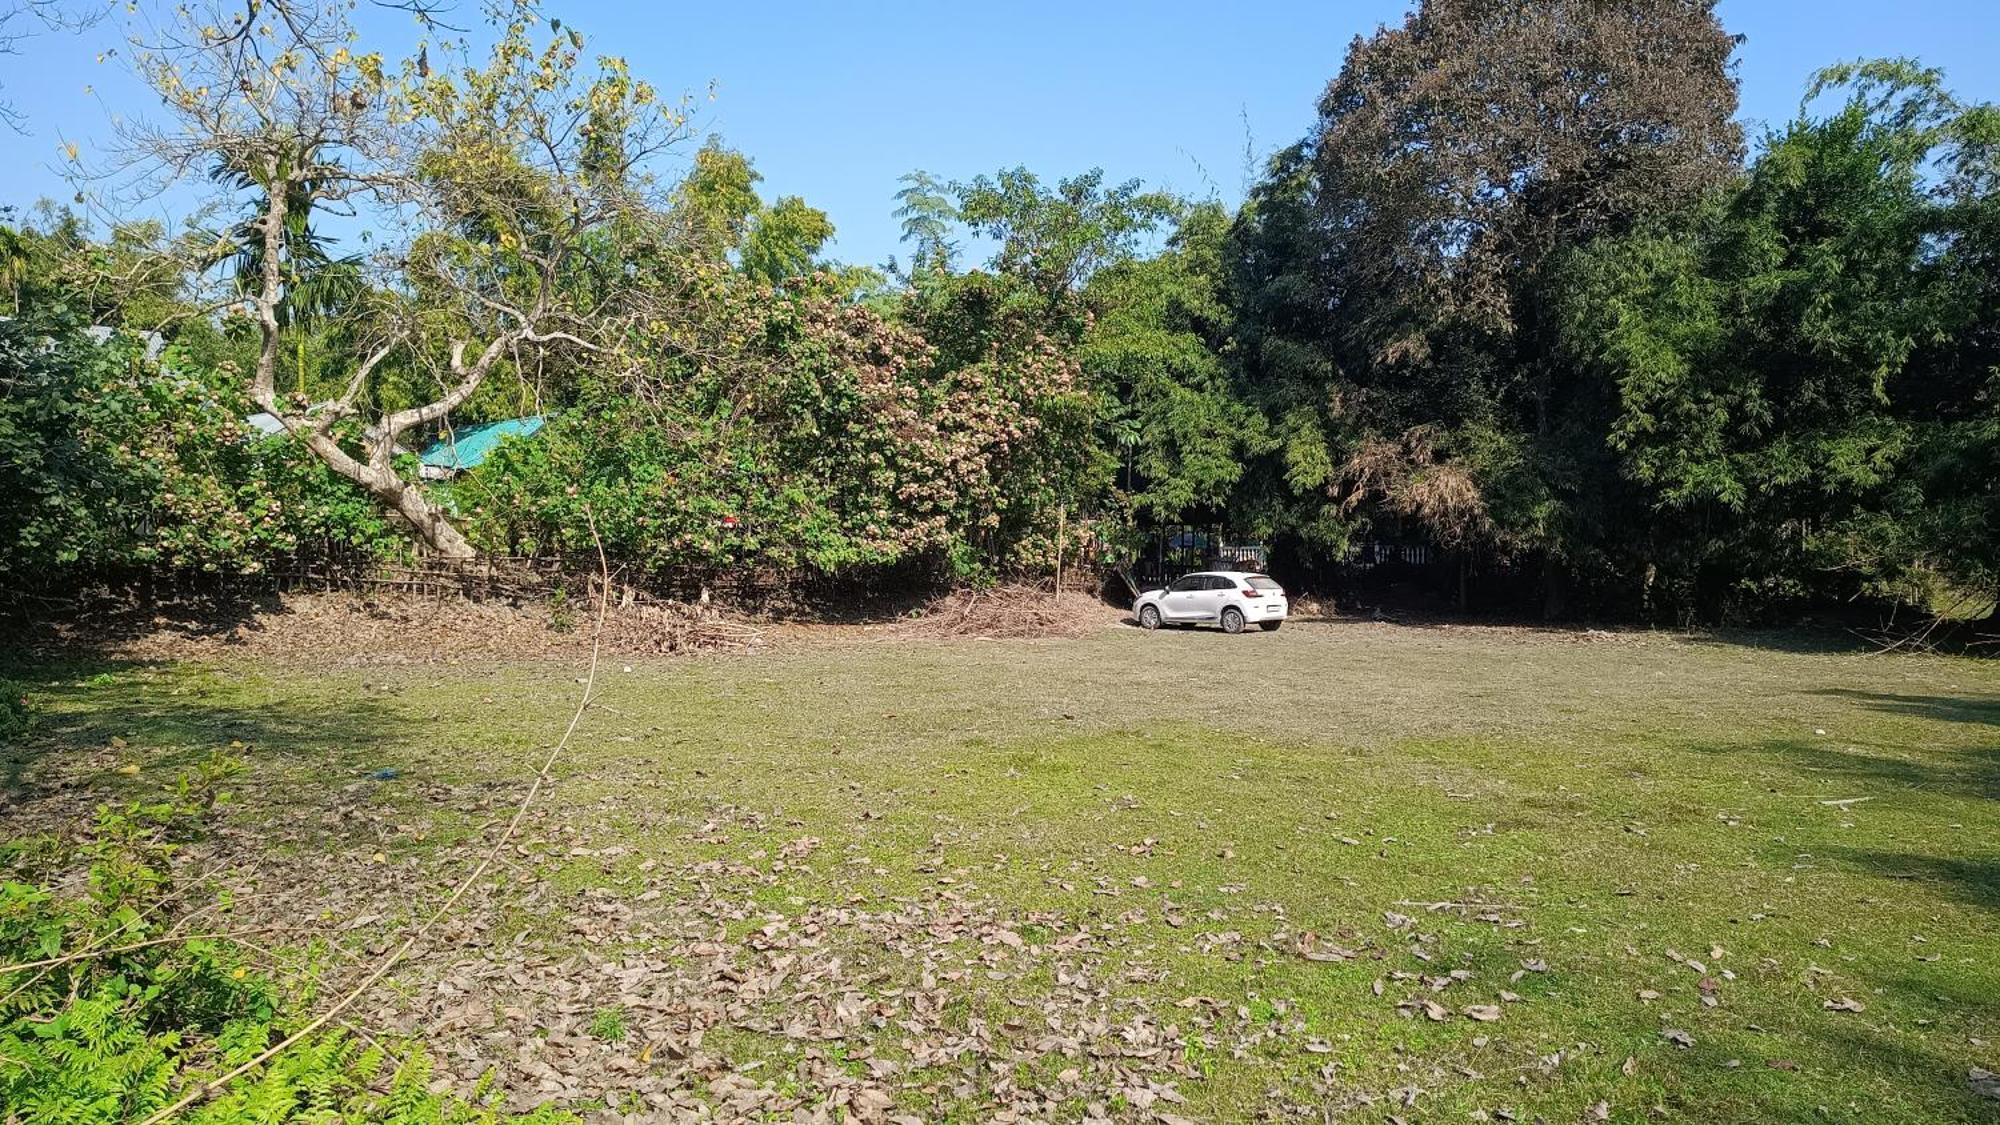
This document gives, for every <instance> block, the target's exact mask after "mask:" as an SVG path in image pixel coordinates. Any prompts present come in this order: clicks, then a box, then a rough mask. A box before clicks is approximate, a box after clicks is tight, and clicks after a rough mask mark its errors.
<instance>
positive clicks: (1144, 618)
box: [1139, 605, 1160, 629]
mask: <svg viewBox="0 0 2000 1125" xmlns="http://www.w3.org/2000/svg"><path fill="white" fill-rule="evenodd" d="M1139 627H1140V628H1141V629H1157V628H1159V627H1160V607H1159V606H1156V605H1142V606H1140V607H1139Z"/></svg>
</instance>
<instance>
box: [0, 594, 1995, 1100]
mask: <svg viewBox="0 0 2000 1125" xmlns="http://www.w3.org/2000/svg"><path fill="white" fill-rule="evenodd" d="M842 638H843V639H838V640H820V641H812V642H795V643H789V644H786V645H784V646H781V647H780V648H779V649H778V650H776V651H772V652H766V653H762V654H757V655H750V656H732V657H711V658H700V659H692V660H685V659H684V660H661V659H655V660H648V661H638V660H633V661H630V662H629V664H628V662H627V661H625V660H623V659H619V658H610V659H609V660H608V662H607V663H606V665H605V667H604V672H603V680H604V683H603V689H602V694H601V696H600V699H601V702H602V704H603V706H602V707H601V708H599V709H597V710H595V711H593V712H592V713H590V714H589V715H588V716H587V717H586V719H585V720H584V725H583V727H582V728H581V730H580V732H579V735H578V738H577V741H576V743H575V744H574V746H573V748H572V752H571V753H570V754H569V756H568V757H567V758H566V759H565V760H564V761H563V762H562V764H561V765H560V766H559V767H558V768H557V770H556V777H557V779H558V780H557V784H556V786H555V787H554V789H553V790H552V791H551V793H550V794H549V796H548V798H547V800H546V803H545V804H544V805H543V806H542V808H543V810H544V815H541V816H538V817H536V818H535V819H534V820H533V821H532V822H531V831H530V834H529V839H528V840H527V842H526V846H524V847H522V848H519V849H511V850H510V859H511V862H512V864H513V866H511V867H510V868H509V869H508V871H507V873H506V875H505V877H504V878H502V879H499V880H496V881H495V882H494V883H493V884H492V885H491V886H488V887H484V888H482V889H481V892H480V895H479V896H478V897H479V905H477V906H476V907H475V908H474V909H473V911H472V913H471V915H470V917H471V918H472V919H474V921H473V922H469V923H468V924H467V925H466V926H465V927H463V928H452V927H447V928H446V931H445V932H444V933H443V935H442V938H443V942H442V947H441V948H438V949H435V950H433V951H432V952H431V953H429V954H428V955H427V956H425V957H424V958H423V959H421V960H419V961H418V962H416V963H415V964H413V965H411V966H408V967H406V968H405V969H404V970H401V971H399V972H398V973H397V974H396V976H395V978H394V983H395V987H393V988H388V989H384V990H383V995H382V998H381V999H379V1000H376V1001H371V1005H370V1006H368V1007H365V1008H364V1009H363V1011H372V1012H373V1014H372V1015H369V1014H362V1015H358V1016H357V1017H356V1018H357V1020H358V1021H359V1022H360V1023H361V1024H362V1025H364V1026H373V1027H376V1028H378V1029H386V1030H391V1031H419V1032H422V1033H424V1034H426V1035H427V1036H429V1037H430V1038H432V1039H433V1041H434V1043H436V1044H438V1047H437V1051H438V1054H439V1056H440V1060H441V1065H442V1066H443V1067H444V1068H445V1069H446V1070H447V1071H448V1072H450V1073H453V1074H455V1075H457V1076H458V1077H460V1078H461V1079H465V1080H469V1079H470V1078H471V1077H473V1076H475V1075H477V1074H478V1073H479V1071H480V1070H482V1069H485V1068H487V1067H494V1068H498V1069H499V1070H501V1071H502V1072H503V1073H504V1074H505V1075H506V1077H507V1082H506V1084H507V1086H508V1087H509V1089H510V1090H512V1091H513V1093H514V1096H515V1098H516V1100H517V1101H520V1102H524V1103H525V1102H531V1101H534V1100H536V1099H537V1098H539V1097H561V1098H568V1099H571V1100H572V1101H574V1102H575V1103H576V1104H578V1105H583V1106H588V1105H604V1106H609V1107H611V1108H613V1109H620V1110H628V1111H644V1110H647V1109H648V1108H651V1109H654V1110H659V1111H662V1112H664V1107H669V1106H679V1107H681V1108H682V1109H685V1108H686V1107H687V1106H689V1105H692V1104H694V1103H695V1102H699V1103H701V1104H703V1105H706V1106H709V1107H711V1108H713V1109H715V1111H716V1112H717V1113H718V1114H719V1115H722V1116H728V1112H736V1113H739V1114H740V1115H741V1116H743V1117H746V1118H749V1119H756V1118H758V1117H764V1118H767V1119H774V1120H776V1119H782V1120H791V1119H792V1114H793V1113H794V1112H796V1111H798V1110H800V1109H801V1108H803V1109H805V1110H807V1111H811V1110H813V1109H815V1108H824V1109H827V1110H828V1112H829V1116H830V1117H831V1118H832V1119H836V1120H837V1119H839V1115H840V1114H843V1113H846V1114H852V1115H853V1116H855V1117H857V1118H859V1119H862V1120H873V1119H879V1118H881V1117H882V1116H883V1115H885V1114H894V1113H907V1114H911V1115H914V1116H915V1117H917V1118H919V1119H921V1120H924V1121H953V1120H962V1121H975V1120H990V1119H994V1117H995V1115H996V1114H998V1113H1000V1112H1001V1111H1002V1110H1016V1111H1019V1112H1021V1113H1022V1116H1023V1118H1024V1119H1041V1120H1078V1119H1083V1118H1087V1117H1093V1116H1105V1117H1110V1118H1113V1119H1118V1120H1153V1119H1163V1120H1169V1121H1171V1120H1175V1119H1190V1120H1203V1121H1237V1120H1251V1119H1260V1118H1262V1119H1298V1120H1321V1119H1326V1118H1331V1119H1349V1118H1351V1119H1354V1120H1367V1121H1380V1120H1384V1119H1388V1118H1401V1119H1405V1120H1410V1121H1418V1120H1423V1121H1466V1120H1488V1119H1490V1120H1520V1121H1531V1120H1535V1119H1536V1118H1538V1117H1541V1118H1546V1119H1547V1120H1549V1121H1552V1122H1567V1121H1580V1120H1605V1119H1608V1120H1614V1121H1642V1120H1644V1121H1652V1120H1675V1121H1695V1122H1715V1121H1748V1120H1759V1121H1787V1120H1790V1121H1826V1120H1841V1121H1847V1120H1851V1121H1869V1122H1875V1121H1897V1122H1916V1121H1993V1120H2000V1101H1994V1100H1990V1099H1988V1098H1986V1097H1982V1096H1981V1095H1980V1094H1979V1093H1978V1092H1976V1091H1975V1089H1974V1084H1973V1083H1972V1082H1971V1081H1969V1079H1968V1074H1969V1071H1970V1069H1971V1068H1974V1067H1979V1068H1984V1069H1986V1070H2000V664H1996V663H1994V662H1990V661H1987V662H1980V661H1973V660H1966V659H1948V658H1938V657H1915V656H1893V657H1892V656H1876V655H1869V654H1865V653H1858V652H1835V651H1824V650H1817V649H1814V648H1813V647H1811V646H1809V645H1804V644H1795V643H1792V642H1793V641H1794V640H1796V638H1790V637H1777V636H1754V635H1753V636H1743V637H1732V638H1727V639H1719V640H1686V639H1682V638H1676V637H1671V636H1666V635H1659V634H1618V635H1605V634H1582V633H1565V632H1546V633H1544V632H1535V631H1527V630H1509V629H1482V628H1422V627H1401V626H1392V625H1371V624H1354V623H1325V624H1321V623H1313V622H1295V623H1293V624H1292V625H1291V626H1290V627H1288V628H1286V629H1285V630H1283V631H1281V632H1279V633H1275V634H1269V635H1249V636H1242V637H1226V636H1222V635H1220V634H1216V633H1211V632H1202V633H1193V632H1175V631H1166V632H1162V633H1158V634H1146V633H1143V632H1141V631H1139V630H1136V629H1131V628H1107V629H1105V630H1104V631H1102V632H1098V633H1094V634H1092V635H1090V636H1088V637H1085V638H1083V639H1080V640H1063V641H1006V642H991V641H976V640H965V641H951V642H936V641H932V642H903V641H891V640H877V639H871V638H870V637H869V636H868V635H866V634H864V633H862V632H860V631H853V632H850V633H846V634H842ZM628 669H629V670H628ZM24 674H25V675H26V676H27V677H28V678H29V680H30V685H31V687H33V688H34V689H35V692H36V697H37V699H38V700H39V701H40V702H41V704H42V705H43V707H44V708H45V710H46V711H48V712H49V714H48V715H47V716H46V717H45V719H44V721H43V723H42V725H41V728H40V729H39V730H38V732H37V733H36V734H35V735H34V736H32V738H30V739H29V740H27V741H26V742H24V743H23V744H22V745H21V746H20V747H18V748H17V752H16V754H15V755H14V768H15V773H16V777H15V784H16V785H17V786H18V787H20V788H21V792H22V793H23V794H24V795H25V797H26V800H27V801H28V804H27V805H24V806H23V807H24V808H31V807H32V806H33V802H34V801H36V800H38V799H42V798H38V797H37V796H36V794H38V793H46V792H47V791H48V790H49V789H50V788H51V787H52V786H54V785H55V784H56V781H57V779H60V780H62V781H65V782H67V783H69V784H73V785H81V786H84V787H85V788H84V789H83V792H86V793H89V794H92V795H93V798H95V797H101V796H102V795H104V794H108V793H116V792H121V791H126V790H132V791H137V790H139V789H141V788H143V787H144V786H147V785H152V784H156V783H160V782H163V781H165V780H167V779H169V778H170V777H171V776H172V773H173V771H174V770H175V768H177V766H179V765H181V764H184V763H185V762H187V761H190V760H193V759H194V758H195V757H198V756H199V755H201V754H203V753H206V752H207V751H209V750H211V749H214V748H216V747H220V746H226V745H227V744H228V743H230V742H231V741H238V742H242V743H244V744H245V749H244V750H243V751H242V753H243V754H244V756H245V757H246V758H247V760H248V763H249V768H248V772H247V774H246V776H245V777H244V779H243V784H242V786H241V789H242V792H243V799H242V801H241V802H240V804H239V805H238V807H237V808H236V809H235V811H234V812H232V813H231V814H230V816H231V820H230V825H231V827H232V830H233V831H232V833H231V836H230V843H229V844H228V845H227V846H228V847H230V848H236V849H239V854H240V855H241V856H243V857H247V858H244V859H242V861H241V870H242V871H243V872H244V874H242V876H241V878H242V880H243V882H244V886H245V892H244V898H245V900H246V901H247V902H250V903H253V904H254V903H257V902H264V903H266V904H267V905H268V904H281V905H282V906H283V908H284V909H285V910H286V911H288V912H289V915H290V916H294V917H305V918H311V917H312V916H313V914H314V911H312V910H311V909H309V907H310V904H312V903H314V902H323V903H324V906H323V907H322V910H321V911H320V913H322V914H323V915H324V916H322V917H320V919H319V921H320V922H321V923H323V924H324V925H326V926H328V927H332V928H335V929H337V930H339V932H340V933H342V934H344V935H346V936H344V937H343V938H342V939H341V940H342V941H345V942H346V943H347V944H348V946H349V947H350V950H351V952H352V953H353V956H354V958H355V959H357V960H358V959H362V958H365V957H366V956H367V953H368V951H369V949H371V948H374V947H376V946H379V944H380V943H381V941H382V940H383V935H386V934H388V933H391V932H393V930H394V928H395V927H396V926H397V925H398V924H399V923H400V920H401V919H402V918H405V917H407V916H408V915H410V914H412V913H418V912H421V911H423V910H425V909H428V907H429V906H430V905H431V904H434V903H435V902H436V901H437V896H438V895H439V894H440V893H441V891H440V888H441V887H443V886H446V885H448V884H449V883H450V881H451V879H452V878H454V877H455V874H456V872H457V871H458V870H461V869H462V864H463V863H464V862H465V859H466V857H467V856H468V855H469V854H471V853H472V852H474V851H475V850H476V848H477V842H478V840H479V839H481V838H490V834H491V833H492V832H493V827H492V826H493V823H494V822H495V821H496V820H500V819H504V816H505V813H506V811H507V809H508V807H509V806H510V805H511V802H512V801H513V800H514V799H516V797H517V795H518V793H519V792H520V790H521V789H522V788H523V787H524V786H525V784H526V780H527V778H528V776H529V775H530V773H531V771H532V770H533V768H534V765H535V763H536V762H537V761H538V759H539V756H540V753H541V748H545V747H547V746H548V745H550V744H551V743H552V742H553V741H554V739H555V738H556V737H557V735H558V734H559V733H560V731H561V729H562V727H563V725H564V724H565V722H566V721H567V720H568V717H569V713H570V710H571V707H572V706H573V702H574V699H575V694H576V692H577V691H578V690H579V688H578V684H577V677H578V676H579V675H580V674H581V670H580V669H579V668H578V667H576V666H575V665H574V664H570V663H562V664H554V663H522V664H511V665H498V666H495V665H472V664H465V665H453V666H447V665H378V666H364V667H354V668H338V667H328V668H323V669H313V668H305V667H298V666H290V667H269V666H263V667H252V666H249V665H247V664H241V663H223V664H214V665H161V664H150V665H129V666H115V667H110V668H109V669H108V670H106V671H102V672H100V671H98V670H97V669H95V668H91V669H84V670H79V669H78V668H74V667H69V666H64V667H61V668H54V669H50V668H43V669H40V670H39V671H38V670H33V669H30V670H28V671H27V672H26V673H24ZM114 737H116V738H119V739H122V740H124V745H123V746H121V747H118V748H115V749H107V747H109V746H110V740H111V739H112V738H114ZM131 763H137V764H138V765H139V766H140V767H141V769H140V773H139V776H138V777H136V778H134V777H130V776H127V775H124V774H120V773H119V772H118V767H119V766H121V765H128V764H131ZM385 768H386V769H393V770H395V771H396V775H395V777H394V778H392V779H391V778H384V779H374V778H372V777H371V774H372V773H373V771H378V770H382V769H385ZM260 865H269V866H268V868H260ZM260 871H262V873H261V874H260V873H259V872H260ZM315 895H317V896H318V898H317V899H316V898H315V897H314V896H315ZM287 896H289V897H287ZM254 908H255V907H254V906H252V907H251V909H254ZM273 908H274V909H275V907H273ZM363 911H366V912H367V913H369V914H375V915H379V916H380V917H379V918H376V917H363V918H362V924H360V925H358V926H355V927H354V928H352V929H344V928H342V927H346V926H347V925H349V924H350V923H352V922H353V921H354V917H353V916H354V915H357V914H359V913H360V912H363ZM302 940H303V939H302ZM336 964H338V961H337V960H336ZM481 966H483V967H484V968H480V967H481ZM718 966H720V967H718ZM718 990H719V991H718ZM724 994H726V995H724ZM718 996H722V998H721V999H718ZM696 1031H698V1032H699V1034H691V1033H693V1032H696ZM614 1032H615V1034H614ZM524 1059H532V1060H534V1061H533V1063H532V1065H528V1066H527V1069H526V1073H525V1076H523V1070H522V1068H523V1065H524V1064H523V1060H524ZM676 1099H678V1100H676ZM725 1111H728V1112H725ZM1482 1113H1483V1114H1484V1115H1485V1117H1480V1116H1479V1115H1480V1114H1482Z"/></svg>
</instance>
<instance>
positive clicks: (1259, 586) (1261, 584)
mask: <svg viewBox="0 0 2000 1125" xmlns="http://www.w3.org/2000/svg"><path fill="white" fill-rule="evenodd" d="M1244 581H1246V582H1248V583H1250V588H1251V589H1252V590H1282V589H1284V587H1283V586H1280V585H1278V583H1277V582H1276V581H1275V580H1273V579H1270V578H1266V577H1264V576H1263V575H1261V574H1253V575H1251V576H1250V577H1249V578H1246V579H1244Z"/></svg>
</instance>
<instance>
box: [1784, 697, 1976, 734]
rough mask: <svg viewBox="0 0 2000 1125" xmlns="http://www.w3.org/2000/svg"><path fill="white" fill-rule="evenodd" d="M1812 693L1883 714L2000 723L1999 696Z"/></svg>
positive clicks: (1950, 721)
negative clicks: (1855, 704)
mask: <svg viewBox="0 0 2000 1125" xmlns="http://www.w3.org/2000/svg"><path fill="white" fill-rule="evenodd" d="M1813 694H1814V695H1824V696H1829V697H1832V698H1834V699H1845V700H1848V701H1851V702H1854V703H1858V704H1860V705H1861V706H1863V707H1865V708H1867V709H1868V710H1870V711H1880V712H1883V713H1884V714H1890V715H1908V716H1909V717H1911V718H1915V719H1933V720H1936V721H1939V722H1947V723H1972V724H1974V725H1977V726H1988V727H2000V697H1994V696H1984V697H1980V696H1952V695H1898V694H1895V693H1893V692H1882V691H1857V690H1855V689H1853V688H1822V689H1820V690H1818V691H1815V692H1814V693H1813Z"/></svg>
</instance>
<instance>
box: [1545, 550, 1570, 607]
mask: <svg viewBox="0 0 2000 1125" xmlns="http://www.w3.org/2000/svg"><path fill="white" fill-rule="evenodd" d="M1564 578H1565V576H1564V574H1563V571H1562V567H1561V566H1560V565H1559V564H1558V563H1557V562H1556V561H1555V560H1554V559H1544V560H1542V620H1544V621H1560V620H1561V619H1562V618H1563V617H1564V615H1566V614H1567V613H1568V612H1569V592H1568V590H1567V586H1568V583H1567V582H1565V581H1564Z"/></svg>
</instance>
